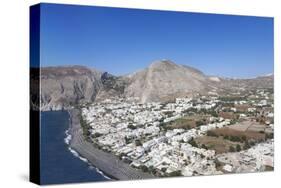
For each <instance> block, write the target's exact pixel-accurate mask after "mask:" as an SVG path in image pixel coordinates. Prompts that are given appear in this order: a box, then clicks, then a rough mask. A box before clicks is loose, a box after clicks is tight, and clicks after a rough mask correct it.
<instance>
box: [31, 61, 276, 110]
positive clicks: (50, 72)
mask: <svg viewBox="0 0 281 188" xmlns="http://www.w3.org/2000/svg"><path fill="white" fill-rule="evenodd" d="M37 82H38V80H37ZM40 83H41V91H40V109H41V110H61V109H69V108H71V107H72V106H74V105H76V104H79V103H81V102H83V103H84V102H94V101H100V100H103V99H106V98H110V97H126V98H128V97H137V98H138V99H139V101H140V102H152V101H169V100H172V99H174V98H175V97H182V96H190V95H193V94H195V93H206V92H208V91H211V90H228V89H235V88H239V87H245V88H250V89H251V88H259V87H260V88H264V87H267V88H273V75H270V76H263V77H257V78H254V79H226V78H219V77H214V76H212V77H210V76H207V75H205V74H204V73H202V72H201V71H199V70H197V69H195V68H192V67H189V66H186V65H178V64H175V63H174V62H172V61H169V60H162V61H156V62H154V63H152V64H151V65H150V66H149V67H147V68H145V69H144V70H141V71H138V72H136V73H133V74H130V75H126V76H119V77H117V76H114V75H111V74H110V73H107V72H100V71H97V70H94V69H89V68H87V67H83V66H68V67H67V66H65V67H44V68H42V69H41V75H40ZM32 98H35V99H36V98H37V97H36V96H33V97H32ZM31 102H32V101H31Z"/></svg>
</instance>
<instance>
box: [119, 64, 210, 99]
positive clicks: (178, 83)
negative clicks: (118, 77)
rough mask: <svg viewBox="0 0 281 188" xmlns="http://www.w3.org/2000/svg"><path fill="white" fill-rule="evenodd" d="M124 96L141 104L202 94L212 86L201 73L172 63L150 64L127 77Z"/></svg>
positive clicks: (207, 78)
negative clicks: (135, 98) (136, 99)
mask: <svg viewBox="0 0 281 188" xmlns="http://www.w3.org/2000/svg"><path fill="white" fill-rule="evenodd" d="M127 78H128V86H127V87H126V88H125V91H124V92H125V96H127V97H138V98H140V101H141V102H151V101H163V100H164V101H165V100H169V99H172V98H175V97H177V96H187V95H192V94H193V93H194V92H204V91H207V90H208V89H209V88H211V87H212V86H213V85H214V84H213V81H212V80H211V79H209V77H208V76H206V75H204V74H203V73H202V72H201V71H199V70H197V69H195V68H192V67H188V66H183V65H177V64H175V63H174V62H172V61H169V60H163V61H156V62H154V63H152V64H151V65H150V66H149V67H148V68H146V69H144V70H142V71H139V72H137V73H134V74H132V75H129V76H127Z"/></svg>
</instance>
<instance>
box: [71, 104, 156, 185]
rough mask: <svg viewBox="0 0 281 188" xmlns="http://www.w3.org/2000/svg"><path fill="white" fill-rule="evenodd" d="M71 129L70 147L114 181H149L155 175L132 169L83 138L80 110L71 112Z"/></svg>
mask: <svg viewBox="0 0 281 188" xmlns="http://www.w3.org/2000/svg"><path fill="white" fill-rule="evenodd" d="M69 115H70V129H69V133H70V134H71V135H72V139H71V141H70V147H71V148H72V149H74V150H75V151H76V152H78V153H79V154H80V155H81V156H83V157H85V158H86V159H87V160H88V161H89V162H90V163H91V164H92V165H93V166H95V167H97V168H98V169H100V170H101V171H102V172H103V173H105V174H106V175H107V176H109V177H110V178H112V179H113V180H132V179H149V178H154V176H153V175H151V174H149V173H145V172H143V171H141V170H138V169H135V168H133V167H131V166H130V165H129V164H127V163H124V162H123V161H121V160H120V159H119V158H118V157H117V156H115V155H113V154H111V153H107V152H104V151H102V150H100V149H97V148H95V147H94V146H93V145H92V144H91V143H89V142H87V141H86V140H85V138H84V137H83V130H82V128H81V126H80V120H79V110H78V109H71V110H69Z"/></svg>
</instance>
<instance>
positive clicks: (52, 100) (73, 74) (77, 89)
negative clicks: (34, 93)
mask: <svg viewBox="0 0 281 188" xmlns="http://www.w3.org/2000/svg"><path fill="white" fill-rule="evenodd" d="M101 74H102V73H100V72H98V71H96V70H91V69H88V68H86V67H82V66H71V67H45V68H42V69H41V76H40V80H41V92H40V104H41V107H40V108H41V110H60V109H63V108H66V109H67V108H69V107H71V106H73V105H75V104H77V103H79V102H92V101H94V100H95V98H96V95H97V93H98V91H99V90H100V88H101V86H102V83H101V79H100V78H101Z"/></svg>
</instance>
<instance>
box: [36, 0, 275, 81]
mask: <svg viewBox="0 0 281 188" xmlns="http://www.w3.org/2000/svg"><path fill="white" fill-rule="evenodd" d="M161 59H170V60H172V61H174V62H175V63H177V64H186V65H189V66H192V67H195V68H198V69H199V70H201V71H203V72H204V73H205V74H208V75H218V76H226V77H243V78H245V77H254V76H257V75H264V74H267V73H272V72H273V66H274V63H273V61H274V55H273V18H264V17H249V16H229V15H218V14H199V13H186V12H172V11H151V10H138V9H120V8H105V7H91V6H72V5H56V4H43V5H42V6H41V66H58V65H85V66H88V67H91V68H96V69H98V70H103V71H107V72H109V73H112V74H115V75H123V74H127V73H130V72H135V71H137V70H140V69H143V68H145V67H147V66H148V65H149V64H151V62H153V61H155V60H161Z"/></svg>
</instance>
